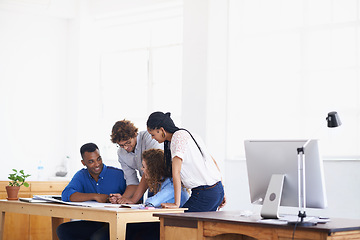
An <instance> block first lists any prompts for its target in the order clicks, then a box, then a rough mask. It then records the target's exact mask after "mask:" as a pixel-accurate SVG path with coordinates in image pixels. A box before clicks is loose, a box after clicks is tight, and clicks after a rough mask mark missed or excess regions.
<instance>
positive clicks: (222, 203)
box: [211, 156, 226, 209]
mask: <svg viewBox="0 0 360 240" xmlns="http://www.w3.org/2000/svg"><path fill="white" fill-rule="evenodd" d="M211 158H212V160H213V161H214V163H215V165H216V167H217V169H218V170H219V172H220V168H219V166H218V165H217V162H216V161H215V159H214V158H213V157H212V156H211ZM221 183H222V184H223V188H224V191H225V187H224V183H223V181H222V177H221ZM225 205H226V196H225V192H224V199H223V201H222V202H221V204H220V206H219V209H220V208H223V207H224V206H225Z"/></svg>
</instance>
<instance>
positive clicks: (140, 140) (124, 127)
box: [111, 119, 163, 203]
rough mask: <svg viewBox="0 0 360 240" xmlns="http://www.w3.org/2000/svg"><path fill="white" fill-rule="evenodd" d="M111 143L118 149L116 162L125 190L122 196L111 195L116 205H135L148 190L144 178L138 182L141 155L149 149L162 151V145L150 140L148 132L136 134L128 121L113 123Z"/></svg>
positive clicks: (141, 173) (140, 173) (134, 128)
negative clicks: (123, 180)
mask: <svg viewBox="0 0 360 240" xmlns="http://www.w3.org/2000/svg"><path fill="white" fill-rule="evenodd" d="M111 141H112V142H113V143H115V144H117V146H118V147H119V149H118V152H117V154H118V160H119V163H120V164H121V168H122V170H123V171H124V175H125V179H126V185H127V186H126V190H125V192H124V194H123V195H120V194H112V195H111V198H116V199H117V200H116V202H117V203H137V202H138V201H139V200H140V199H141V197H142V196H143V195H144V193H145V192H146V190H147V189H148V184H147V182H146V178H143V177H142V178H141V180H140V181H139V178H138V173H139V175H140V176H142V175H143V171H142V170H141V168H142V153H143V152H144V151H145V150H148V149H151V148H158V149H162V148H163V145H162V144H159V143H158V142H157V141H156V140H154V139H152V137H151V136H150V134H149V133H148V131H141V132H138V128H136V127H135V126H134V124H133V123H132V122H130V121H128V120H125V119H124V120H122V121H118V122H116V123H115V125H114V126H113V128H112V133H111Z"/></svg>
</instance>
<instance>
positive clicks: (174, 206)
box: [161, 203, 179, 208]
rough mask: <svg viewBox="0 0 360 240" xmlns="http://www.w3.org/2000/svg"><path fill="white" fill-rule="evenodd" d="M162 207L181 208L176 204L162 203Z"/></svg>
mask: <svg viewBox="0 0 360 240" xmlns="http://www.w3.org/2000/svg"><path fill="white" fill-rule="evenodd" d="M161 207H162V208H179V206H178V205H176V204H175V203H162V204H161Z"/></svg>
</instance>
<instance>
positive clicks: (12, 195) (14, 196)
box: [6, 186, 20, 200]
mask: <svg viewBox="0 0 360 240" xmlns="http://www.w3.org/2000/svg"><path fill="white" fill-rule="evenodd" d="M19 190H20V187H17V186H6V192H7V196H8V197H7V198H6V199H7V200H18V199H19V196H18V195H19Z"/></svg>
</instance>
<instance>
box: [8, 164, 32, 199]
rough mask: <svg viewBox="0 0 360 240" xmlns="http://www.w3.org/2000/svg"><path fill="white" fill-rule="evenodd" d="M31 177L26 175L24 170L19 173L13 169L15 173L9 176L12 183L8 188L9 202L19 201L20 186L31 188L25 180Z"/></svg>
mask: <svg viewBox="0 0 360 240" xmlns="http://www.w3.org/2000/svg"><path fill="white" fill-rule="evenodd" d="M28 177H30V174H25V173H24V170H20V171H17V170H16V169H13V173H10V174H9V177H8V179H10V180H11V181H10V182H9V185H8V186H6V192H7V195H8V197H7V199H8V200H18V199H19V197H18V194H19V190H20V186H22V185H24V186H25V187H29V183H27V182H25V179H26V178H28Z"/></svg>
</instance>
